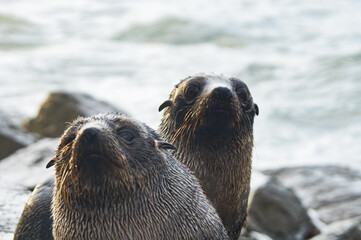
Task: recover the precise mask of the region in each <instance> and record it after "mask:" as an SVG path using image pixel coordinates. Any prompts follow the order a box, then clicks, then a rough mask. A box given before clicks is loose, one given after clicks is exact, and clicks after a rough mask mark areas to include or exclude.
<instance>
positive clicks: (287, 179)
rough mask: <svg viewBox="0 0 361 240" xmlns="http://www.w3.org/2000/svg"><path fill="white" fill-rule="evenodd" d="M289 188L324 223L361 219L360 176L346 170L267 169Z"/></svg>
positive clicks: (337, 168) (334, 168)
mask: <svg viewBox="0 0 361 240" xmlns="http://www.w3.org/2000/svg"><path fill="white" fill-rule="evenodd" d="M264 173H265V174H266V175H269V176H272V177H275V178H276V179H277V180H279V181H280V182H281V183H282V184H284V185H285V186H287V187H291V188H292V189H294V190H295V192H296V193H297V195H298V196H299V197H300V198H301V199H302V202H303V204H304V205H305V206H306V207H307V208H311V209H314V210H315V211H316V213H317V214H318V217H319V218H320V220H321V221H322V222H324V223H326V224H330V223H332V222H336V221H340V220H344V219H349V218H353V217H357V216H361V187H360V186H361V173H360V172H357V171H354V170H352V169H349V168H346V167H338V166H307V167H294V168H283V169H278V170H267V171H265V172H264Z"/></svg>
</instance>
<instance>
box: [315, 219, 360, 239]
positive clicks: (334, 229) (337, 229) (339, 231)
mask: <svg viewBox="0 0 361 240" xmlns="http://www.w3.org/2000/svg"><path fill="white" fill-rule="evenodd" d="M341 239H342V240H356V239H361V218H356V219H347V220H344V221H340V222H335V223H332V224H330V225H328V226H327V227H326V228H325V229H324V231H323V233H322V234H321V235H319V236H316V237H314V238H312V239H311V240H341Z"/></svg>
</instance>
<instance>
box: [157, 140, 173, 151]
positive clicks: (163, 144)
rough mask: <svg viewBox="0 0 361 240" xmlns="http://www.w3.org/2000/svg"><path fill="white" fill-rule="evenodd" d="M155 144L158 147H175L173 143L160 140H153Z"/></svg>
mask: <svg viewBox="0 0 361 240" xmlns="http://www.w3.org/2000/svg"><path fill="white" fill-rule="evenodd" d="M155 146H156V147H157V148H160V149H172V150H176V149H177V148H176V147H175V146H174V145H172V144H170V143H167V142H162V141H155Z"/></svg>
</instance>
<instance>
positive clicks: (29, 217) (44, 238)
mask: <svg viewBox="0 0 361 240" xmlns="http://www.w3.org/2000/svg"><path fill="white" fill-rule="evenodd" d="M54 182H55V181H54V178H50V179H47V180H46V181H43V182H41V183H39V184H38V185H37V186H36V188H35V189H34V191H33V192H32V194H31V196H30V198H29V201H28V202H27V203H26V205H25V208H24V211H23V213H22V214H21V217H20V220H19V222H18V224H17V226H16V230H15V234H14V240H26V239H31V240H35V239H37V240H49V239H52V237H53V236H52V224H53V221H52V216H51V207H50V206H51V200H52V197H53V196H52V192H53V189H54Z"/></svg>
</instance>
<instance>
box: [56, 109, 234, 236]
mask: <svg viewBox="0 0 361 240" xmlns="http://www.w3.org/2000/svg"><path fill="white" fill-rule="evenodd" d="M92 126H95V127H92ZM89 128H95V129H96V130H99V129H100V131H96V134H95V137H94V139H93V137H92V138H89V131H88V130H87V129H89ZM124 129H126V130H130V131H131V133H133V136H134V137H135V140H134V142H129V141H128V140H129V139H127V141H128V142H127V141H125V139H126V137H127V135H125V137H124V135H122V133H121V132H123V133H124ZM86 131H88V132H87V133H86ZM92 136H93V135H92ZM128 137H129V135H128ZM89 139H90V140H89ZM93 141H95V142H93ZM132 141H133V140H132ZM89 142H90V143H89ZM167 148H171V146H170V145H169V144H166V143H163V142H161V139H160V138H159V136H158V135H157V134H156V133H155V132H154V131H153V130H151V129H150V128H148V127H147V126H145V125H144V124H142V123H140V122H138V121H135V120H134V119H131V118H129V117H127V116H125V115H113V114H111V115H97V116H94V117H91V118H81V119H78V120H77V121H75V122H74V123H73V124H72V125H71V126H70V127H69V128H68V130H67V131H66V132H65V133H64V135H63V137H62V139H61V141H60V144H59V146H58V149H57V155H56V157H55V159H54V160H53V161H51V162H50V164H49V166H51V165H53V164H54V165H55V175H56V180H55V189H54V197H53V205H52V213H53V219H54V223H53V234H54V238H55V239H227V236H226V231H225V229H224V227H223V225H222V223H221V220H220V219H219V217H218V216H217V214H216V211H215V209H214V208H213V207H212V206H211V204H210V203H209V202H208V200H207V199H206V197H205V196H204V194H203V192H202V190H201V188H200V186H199V184H198V182H197V180H196V179H195V178H194V177H193V176H192V175H191V174H190V173H189V171H188V169H187V168H186V167H185V166H183V165H182V164H180V163H179V162H178V161H176V160H175V159H174V158H173V157H172V155H171V154H170V153H168V151H167V150H165V149H167Z"/></svg>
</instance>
